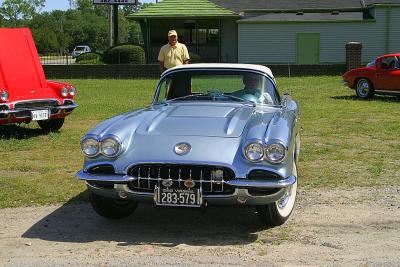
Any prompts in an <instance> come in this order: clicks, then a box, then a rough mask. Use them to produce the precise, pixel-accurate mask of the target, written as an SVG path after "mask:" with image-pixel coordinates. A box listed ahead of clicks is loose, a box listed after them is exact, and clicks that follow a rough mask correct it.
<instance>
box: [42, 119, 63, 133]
mask: <svg viewBox="0 0 400 267" xmlns="http://www.w3.org/2000/svg"><path fill="white" fill-rule="evenodd" d="M37 123H38V124H39V126H40V128H42V130H43V131H45V132H55V131H58V130H60V129H61V127H62V126H63V124H64V118H60V119H50V120H46V121H38V122H37Z"/></svg>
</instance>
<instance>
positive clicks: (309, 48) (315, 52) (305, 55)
mask: <svg viewBox="0 0 400 267" xmlns="http://www.w3.org/2000/svg"><path fill="white" fill-rule="evenodd" d="M297 64H319V33H298V34H297Z"/></svg>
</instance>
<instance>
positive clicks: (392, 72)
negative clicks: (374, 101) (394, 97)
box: [375, 56, 400, 92]
mask: <svg viewBox="0 0 400 267" xmlns="http://www.w3.org/2000/svg"><path fill="white" fill-rule="evenodd" d="M375 89H376V90H384V91H398V92H400V58H399V57H398V56H387V57H383V58H381V59H380V60H378V64H377V71H376V84H375Z"/></svg>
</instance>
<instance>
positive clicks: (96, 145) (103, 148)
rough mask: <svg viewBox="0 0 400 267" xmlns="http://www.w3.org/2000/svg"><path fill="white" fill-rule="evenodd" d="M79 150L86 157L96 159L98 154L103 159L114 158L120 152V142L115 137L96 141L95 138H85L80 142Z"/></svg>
mask: <svg viewBox="0 0 400 267" xmlns="http://www.w3.org/2000/svg"><path fill="white" fill-rule="evenodd" d="M81 149H82V152H83V154H85V155H86V156H87V157H90V158H92V157H96V156H98V155H99V154H101V155H103V156H105V157H109V158H112V157H115V156H117V155H118V154H119V153H120V152H121V149H122V148H121V142H120V141H119V140H118V139H117V138H116V137H105V138H103V139H102V140H98V139H97V138H95V137H86V138H83V139H82V141H81Z"/></svg>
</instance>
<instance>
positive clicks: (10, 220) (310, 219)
mask: <svg viewBox="0 0 400 267" xmlns="http://www.w3.org/2000/svg"><path fill="white" fill-rule="evenodd" d="M399 251H400V188H399V187H384V188H383V187H379V188H354V189H352V190H344V189H334V190H321V189H320V190H315V189H313V190H310V191H309V190H304V189H303V190H300V191H299V195H298V202H297V204H296V207H295V212H294V213H293V214H292V217H291V219H290V220H289V221H288V222H287V223H286V224H285V225H283V226H282V227H276V228H273V229H266V228H265V227H263V226H262V225H261V224H260V223H259V221H258V218H257V216H256V214H255V213H254V210H253V209H251V208H240V207H238V208H232V207H210V208H208V209H207V211H206V212H205V213H201V212H199V211H194V210H179V209H178V210H177V209H156V208H154V207H153V206H151V205H142V206H140V207H139V208H138V210H137V211H135V213H134V214H133V215H132V216H131V217H129V218H127V219H124V220H119V221H108V220H106V219H103V218H100V217H99V216H97V215H96V214H95V213H94V212H93V211H92V209H91V207H90V206H89V205H88V204H86V203H83V204H74V205H63V206H47V207H29V208H16V209H1V210H0V262H1V263H2V266H4V265H5V266H21V265H23V266H26V265H29V266H54V265H57V266H67V265H68V266H69V265H79V266H81V265H85V266H86V265H95V266H160V265H179V266H181V265H183V266H198V265H204V266H226V265H233V266H249V265H250V266H266V265H267V266H282V265H290V266H293V265H314V266H327V265H332V266H344V265H347V266H382V265H384V266H399V265H400V254H399Z"/></svg>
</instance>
